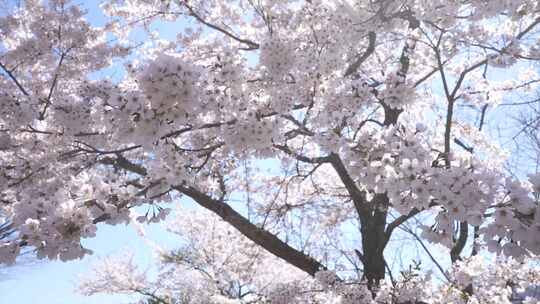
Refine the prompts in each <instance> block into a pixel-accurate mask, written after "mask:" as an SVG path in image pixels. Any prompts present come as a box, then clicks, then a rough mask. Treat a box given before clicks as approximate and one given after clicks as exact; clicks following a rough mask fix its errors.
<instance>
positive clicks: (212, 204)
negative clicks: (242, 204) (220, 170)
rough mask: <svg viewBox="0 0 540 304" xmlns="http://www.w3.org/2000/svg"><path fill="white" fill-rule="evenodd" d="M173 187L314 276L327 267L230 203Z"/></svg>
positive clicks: (251, 238)
mask: <svg viewBox="0 0 540 304" xmlns="http://www.w3.org/2000/svg"><path fill="white" fill-rule="evenodd" d="M173 188H174V189H176V190H178V191H179V192H181V193H183V194H185V195H187V196H189V197H191V198H192V199H193V200H194V201H195V202H196V203H198V204H199V205H201V206H202V207H204V208H206V209H208V210H210V211H212V212H213V213H215V214H216V215H218V216H219V217H221V218H222V219H223V220H224V221H226V222H227V223H229V224H231V225H232V226H233V227H234V228H236V229H237V230H238V231H239V232H240V233H242V234H243V235H244V236H246V237H247V238H249V239H250V240H252V241H253V242H254V243H256V244H257V245H259V246H261V247H263V248H264V249H266V250H267V251H268V252H270V253H272V254H274V255H275V256H277V257H279V258H281V259H283V260H285V261H286V262H288V263H290V264H292V265H294V266H296V267H297V268H298V269H300V270H302V271H304V272H306V273H308V274H310V275H312V276H314V275H315V273H316V272H317V271H320V270H324V269H326V267H325V266H324V265H322V264H321V263H319V262H318V261H316V260H315V259H313V258H312V257H310V256H308V255H306V254H305V253H303V252H300V251H298V250H296V249H294V248H292V247H291V246H290V245H288V244H287V243H285V242H283V241H282V240H280V239H279V238H278V237H277V236H275V235H274V234H272V233H270V232H268V231H266V230H264V229H262V228H259V227H258V226H256V225H255V224H253V223H251V222H250V221H248V220H247V219H246V218H245V217H244V216H242V215H241V214H240V213H238V212H237V211H236V210H234V209H233V208H231V207H230V206H229V205H227V204H225V203H223V202H221V201H218V200H215V199H213V198H211V197H210V196H208V195H206V194H204V193H202V192H200V191H198V190H196V189H194V188H191V187H185V186H175V187H173Z"/></svg>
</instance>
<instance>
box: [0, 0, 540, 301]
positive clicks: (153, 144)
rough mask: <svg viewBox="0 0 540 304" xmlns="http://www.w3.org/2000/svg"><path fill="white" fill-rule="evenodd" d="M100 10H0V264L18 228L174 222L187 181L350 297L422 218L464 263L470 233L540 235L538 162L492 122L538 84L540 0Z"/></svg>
mask: <svg viewBox="0 0 540 304" xmlns="http://www.w3.org/2000/svg"><path fill="white" fill-rule="evenodd" d="M101 8H102V9H103V12H104V14H106V16H107V18H108V22H107V23H106V24H105V25H104V26H102V27H96V26H93V25H92V24H91V23H90V22H89V21H88V20H87V19H85V11H84V7H80V6H78V4H77V3H71V2H69V1H65V0H51V1H43V2H40V1H37V0H29V1H24V3H23V4H22V5H21V7H20V8H15V9H13V10H12V11H10V12H9V13H8V14H5V15H2V17H0V37H1V40H0V41H1V42H0V88H1V89H0V113H1V115H0V168H1V171H0V191H1V192H0V193H1V194H0V201H1V205H0V208H2V213H4V214H7V216H8V218H9V220H10V222H11V223H12V225H13V227H14V229H16V230H17V231H18V233H17V237H16V238H15V239H9V240H4V241H0V242H1V243H0V259H1V261H2V262H5V263H12V262H14V261H15V259H16V257H17V256H18V255H19V252H20V250H21V248H23V247H31V248H35V250H36V253H37V255H38V257H42V258H49V259H61V260H70V259H76V258H81V257H83V256H84V255H85V254H88V253H91V249H90V248H84V247H83V246H82V245H81V239H84V238H89V237H93V236H94V235H95V232H96V229H97V225H98V224H99V223H105V224H111V225H114V224H119V223H128V222H130V221H132V220H137V221H139V222H155V221H159V220H162V219H164V218H166V217H167V215H168V213H169V212H170V210H171V209H170V208H169V207H168V205H171V204H173V203H176V202H178V201H179V198H181V197H185V198H190V199H191V200H192V201H193V202H194V203H196V204H197V205H198V206H199V207H201V208H202V209H205V210H207V211H209V212H211V213H212V214H214V215H215V216H217V217H219V218H221V220H222V221H224V223H226V224H227V225H230V227H231V228H230V229H234V231H235V232H234V233H238V234H239V236H240V235H241V236H242V237H245V238H247V239H248V240H249V241H250V242H252V243H253V244H252V243H249V245H248V244H246V243H245V242H246V240H243V239H242V240H240V239H239V238H238V237H237V236H234V237H232V236H231V237H230V240H229V245H231V246H236V247H238V246H240V247H242V248H245V249H246V250H247V249H248V248H251V247H252V246H256V250H255V249H254V250H255V251H254V252H261V255H264V256H265V257H266V256H267V257H268V258H272V259H273V260H272V261H274V263H275V265H276V267H280V266H278V265H287V267H290V268H292V269H294V271H290V272H289V273H291V274H292V273H296V271H300V272H302V273H305V274H306V275H308V276H310V277H313V278H315V279H313V280H314V282H318V283H313V284H322V285H323V287H324V288H322V287H321V288H322V289H324V290H327V291H329V292H331V293H336V294H341V295H344V294H346V295H351V296H341V300H340V301H342V303H346V301H350V302H351V301H352V302H354V303H358V301H359V300H358V299H359V298H362V299H365V300H366V301H368V300H369V301H371V300H372V299H374V298H377V297H381V296H382V295H384V294H385V292H384V290H385V289H384V286H385V285H384V284H385V280H386V279H387V273H388V270H389V269H388V268H389V267H388V263H387V261H386V260H385V255H384V253H385V249H386V248H387V246H388V244H389V242H390V241H392V236H393V235H394V234H395V232H396V231H398V230H399V228H400V227H402V226H403V225H405V224H406V223H408V222H410V221H411V219H412V218H415V219H417V218H420V217H421V216H422V217H421V218H422V219H424V221H423V222H422V223H420V225H418V227H417V228H418V229H420V230H421V234H420V235H419V239H422V240H425V241H427V242H428V243H437V244H441V245H443V246H445V247H447V248H448V253H449V257H450V259H451V261H452V262H454V263H458V262H459V261H460V260H461V259H462V258H463V257H464V256H466V255H469V253H466V252H465V249H467V248H468V246H472V249H473V254H474V255H475V254H477V253H478V252H479V251H480V250H485V251H487V252H492V253H495V254H498V255H503V256H507V257H512V258H514V259H517V260H522V259H525V258H528V257H534V256H535V255H536V254H538V253H540V233H538V232H540V208H539V207H538V196H537V195H536V196H535V193H536V194H537V193H538V191H539V188H540V175H538V174H531V175H530V176H529V179H528V180H527V179H518V178H514V177H512V176H510V175H508V174H507V173H506V171H505V170H504V162H505V157H506V154H505V153H504V148H505V147H502V146H499V145H498V143H497V141H496V140H495V139H493V138H491V137H490V136H489V135H488V134H487V133H486V132H485V128H483V126H484V125H485V124H486V122H487V121H489V119H490V115H489V111H488V109H490V108H494V107H497V105H498V104H500V103H501V102H503V100H504V101H505V102H508V100H510V102H512V101H511V100H512V97H513V96H516V95H517V94H520V95H527V94H532V92H534V90H535V88H536V85H537V84H538V83H539V82H540V77H539V76H538V75H537V73H536V68H537V62H538V60H540V47H539V45H540V39H539V35H538V33H539V29H540V4H539V3H538V1H534V0H525V1H523V0H520V1H517V0H492V1H483V0H467V1H454V0H451V1H446V0H445V1H438V0H436V1H424V0H405V1H392V0H358V1H347V0H343V1H322V0H304V1H300V0H298V1H277V0H238V1H217V0H214V1H210V0H206V1H205V0H196V1H188V0H169V1H158V0H123V1H122V0H107V1H105V2H104V3H103V4H102V6H101ZM158 21H159V22H165V24H166V26H170V27H174V29H175V30H177V33H176V34H177V35H176V38H175V39H169V40H166V39H163V38H162V37H160V35H159V33H156V32H153V31H152V24H154V23H155V22H158ZM137 31H146V32H147V36H148V39H147V40H146V41H145V42H144V43H142V44H141V43H135V42H134V41H132V36H130V33H135V32H137ZM107 68H114V69H116V70H118V71H122V77H121V79H120V80H112V79H110V77H107V76H106V75H107V73H105V72H103V71H104V70H105V69H107ZM104 75H105V76H104ZM476 118H478V119H476ZM494 119H505V118H504V117H503V118H500V117H498V118H494ZM268 167H271V168H272V169H271V170H266V168H268ZM139 208H143V209H144V208H146V209H145V210H146V212H145V213H144V216H139V217H136V216H134V214H135V212H134V210H135V209H137V210H138V209H139ZM423 215H427V216H423ZM208 220H209V221H210V218H209V219H208ZM206 232H207V231H201V233H206ZM351 232H354V233H351ZM186 233H187V232H186ZM223 237H224V238H226V237H227V236H223ZM236 247H234V248H236ZM250 254H251V253H250ZM247 256H248V257H249V254H247ZM265 259H266V258H265ZM487 271H488V272H489V271H490V270H489V269H488V270H487ZM239 274H241V272H239ZM486 276H487V277H490V276H492V274H491V273H490V272H489V273H488V274H486ZM493 276H496V275H493ZM293 277H294V275H291V278H293ZM243 279H244V278H243ZM413 281H414V280H413ZM204 282H205V281H204V280H202V279H201V284H205V283H204ZM351 282H352V283H351ZM415 282H416V281H415ZM306 284H308V283H306ZM308 285H309V284H308ZM297 286H302V285H301V284H298V285H297ZM313 286H317V285H313ZM354 286H356V287H357V288H356V289H354ZM358 286H363V287H358ZM456 286H459V285H456ZM319 287H320V286H319ZM319 287H315V288H319ZM364 287H365V288H364ZM212 288H214V290H216V291H217V292H218V293H219V292H225V291H224V289H220V288H221V287H212ZM254 288H255V287H254ZM308 288H309V287H308ZM255 289H256V288H255ZM465 289H467V290H468V291H465V292H468V294H474V292H476V290H477V289H475V285H474V284H473V285H471V286H465ZM344 290H345V291H344ZM460 290H461V289H460ZM296 292H297V293H296V294H294V292H291V293H292V294H291V295H290V297H291V298H290V299H292V298H294V297H296V296H300V294H302V290H301V289H298V290H296ZM478 292H480V293H481V292H482V291H478ZM501 292H502V291H501ZM366 294H367V295H370V297H369V299H368V298H366V297H365V295H366ZM503 297H504V295H503ZM347 299H349V300H347ZM388 299H389V300H388V301H394V302H396V301H397V302H407V301H409V302H411V301H417V300H416V299H407V297H403V298H400V297H398V298H397V299H393V298H392V297H389V298H388ZM283 301H284V302H285V303H288V302H289V300H287V298H286V297H285V298H284V300H283ZM385 301H387V300H385ZM347 303H348V302H347Z"/></svg>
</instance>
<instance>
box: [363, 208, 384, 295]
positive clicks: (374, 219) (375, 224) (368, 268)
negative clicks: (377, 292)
mask: <svg viewBox="0 0 540 304" xmlns="http://www.w3.org/2000/svg"><path fill="white" fill-rule="evenodd" d="M386 216H387V212H386V211H381V210H378V209H375V210H372V211H371V212H370V214H369V215H368V216H363V217H362V218H361V225H362V228H361V233H362V249H363V254H362V263H363V265H364V277H365V279H366V280H367V284H368V288H369V289H370V290H371V291H374V289H376V288H377V287H378V286H379V284H380V281H381V280H383V279H384V276H385V265H386V264H385V261H384V255H383V253H384V248H385V247H386V243H387V238H386V234H385V227H386Z"/></svg>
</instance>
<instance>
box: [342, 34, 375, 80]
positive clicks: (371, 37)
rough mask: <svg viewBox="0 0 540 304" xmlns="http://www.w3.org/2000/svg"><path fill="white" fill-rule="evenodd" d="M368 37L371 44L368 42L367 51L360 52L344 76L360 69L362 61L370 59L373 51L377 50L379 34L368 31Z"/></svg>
mask: <svg viewBox="0 0 540 304" xmlns="http://www.w3.org/2000/svg"><path fill="white" fill-rule="evenodd" d="M368 39H369V44H368V46H367V48H366V50H365V52H364V53H363V54H362V55H360V54H359V56H358V58H357V59H356V61H355V62H353V63H352V64H351V65H350V66H349V67H348V68H347V70H346V71H345V74H344V75H343V76H345V77H347V76H349V75H351V74H352V73H354V72H356V70H358V68H359V67H360V65H362V63H363V62H364V61H366V59H368V58H369V56H370V55H371V54H373V52H374V51H375V40H376V39H377V34H375V32H369V33H368Z"/></svg>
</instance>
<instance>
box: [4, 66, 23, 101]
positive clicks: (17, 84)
mask: <svg viewBox="0 0 540 304" xmlns="http://www.w3.org/2000/svg"><path fill="white" fill-rule="evenodd" d="M0 68H2V70H3V71H4V72H6V74H7V75H8V76H9V78H11V80H13V82H14V83H15V85H16V86H17V88H19V90H20V91H21V92H22V93H23V94H24V96H30V94H28V92H27V91H26V90H25V89H24V87H23V86H22V85H21V83H20V82H19V81H18V80H17V78H16V77H15V75H13V73H12V72H11V71H10V70H8V68H7V67H6V66H5V65H3V64H2V62H0Z"/></svg>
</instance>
